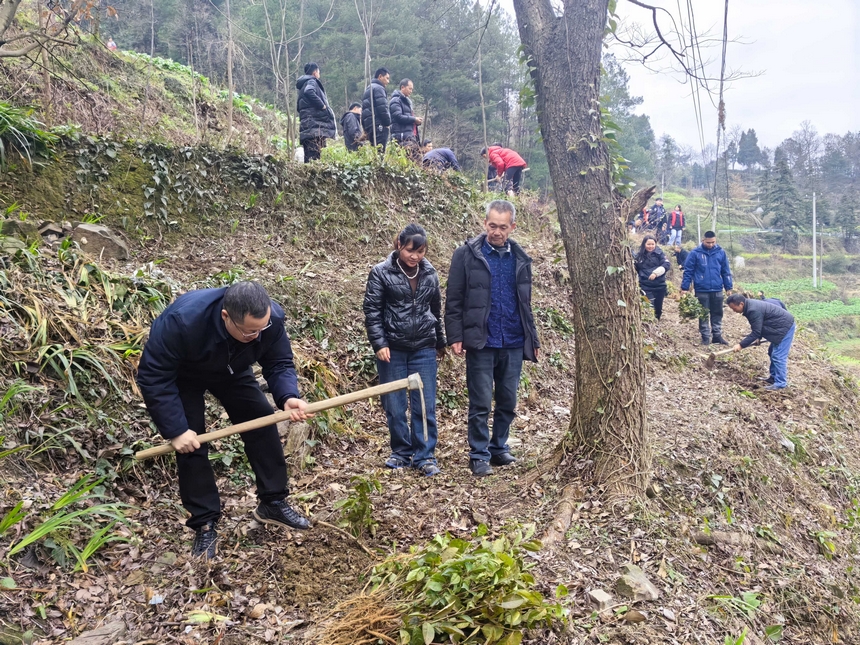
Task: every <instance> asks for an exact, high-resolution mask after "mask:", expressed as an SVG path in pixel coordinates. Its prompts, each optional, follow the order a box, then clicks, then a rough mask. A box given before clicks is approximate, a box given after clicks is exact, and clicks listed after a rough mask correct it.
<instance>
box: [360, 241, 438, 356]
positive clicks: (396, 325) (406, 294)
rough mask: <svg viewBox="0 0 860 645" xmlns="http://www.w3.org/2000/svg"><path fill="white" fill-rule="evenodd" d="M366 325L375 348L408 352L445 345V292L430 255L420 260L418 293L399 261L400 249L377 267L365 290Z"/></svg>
mask: <svg viewBox="0 0 860 645" xmlns="http://www.w3.org/2000/svg"><path fill="white" fill-rule="evenodd" d="M414 271H415V269H410V270H409V275H412V274H413V272H414ZM364 326H365V327H366V328H367V338H368V340H370V345H371V346H372V347H373V351H374V352H378V351H379V350H380V349H382V348H383V347H390V348H392V349H399V350H402V351H407V352H414V351H416V350H419V349H427V348H436V349H441V348H443V347H445V332H444V331H442V292H441V290H440V289H439V274H437V273H436V269H434V268H433V265H432V264H430V262H428V261H427V260H426V259H424V260H421V262H420V263H419V264H418V286H417V287H416V289H415V293H412V287H411V285H410V284H409V280H408V279H407V277H406V276H405V275H404V274H403V271H401V270H400V268H399V267H398V265H397V251H394V252H393V253H392V254H391V255H390V256H388V258H387V259H386V260H385V261H384V262H380V263H379V264H377V265H376V266H375V267H373V269H371V270H370V276H369V277H368V278H367V287H366V289H365V292H364Z"/></svg>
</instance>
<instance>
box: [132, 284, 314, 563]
mask: <svg viewBox="0 0 860 645" xmlns="http://www.w3.org/2000/svg"><path fill="white" fill-rule="evenodd" d="M254 363H259V364H260V366H261V367H262V368H263V376H264V377H265V379H266V382H267V383H268V384H269V391H270V392H271V393H272V396H273V398H274V399H275V403H276V404H277V406H278V408H280V409H283V410H288V411H289V410H291V411H292V417H291V418H292V420H293V421H299V420H301V419H306V418H307V417H308V415H307V414H305V409H306V407H307V404H306V403H305V402H304V401H302V400H301V398H300V397H299V391H298V384H297V382H296V370H295V365H294V363H293V352H292V348H291V347H290V340H289V338H287V333H286V331H285V330H284V311H283V309H281V308H280V307H279V306H278V305H277V304H275V303H274V302H272V300H271V299H270V298H269V295H268V294H267V293H266V290H265V289H264V288H263V287H262V286H261V285H259V284H257V283H255V282H238V283H236V284H234V285H232V286H230V287H227V288H226V289H201V290H199V291H191V292H189V293H186V294H183V295H181V296H179V298H177V299H176V300H175V301H174V302H173V303H172V304H171V305H170V306H169V307H167V309H165V310H164V311H163V312H162V313H161V315H160V316H158V318H156V319H155V321H153V323H152V329H151V330H150V333H149V340H148V341H147V343H146V346H145V347H144V349H143V355H142V356H141V359H140V366H139V368H138V373H137V383H138V385H139V386H140V391H141V393H142V394H143V400H144V402H145V403H146V408H147V410H148V411H149V414H150V416H152V420H153V422H154V423H155V425H156V427H157V428H158V431H159V432H160V433H161V436H163V437H164V438H165V439H167V440H168V441H170V443H171V444H173V447H174V448H175V449H176V452H177V455H176V468H177V471H178V474H179V495H180V497H181V499H182V505H183V506H184V507H185V510H187V511H188V513H189V514H190V516H191V517H189V518H188V520H187V522H186V525H187V526H188V527H189V528H191V529H194V532H195V538H194V546H193V547H192V553H193V555H195V556H200V555H204V556H205V557H207V558H211V557H213V556H214V555H215V542H216V539H217V537H218V533H217V523H218V520H219V518H220V516H221V501H220V498H219V495H218V487H217V485H216V483H215V475H214V473H213V471H212V465H211V464H210V462H209V450H208V446H209V444H208V443H204V444H201V443H200V442H199V441H198V440H197V435H198V434H201V433H204V432H206V402H205V399H204V395H205V393H206V391H207V390H208V391H209V392H210V393H211V394H212V395H213V396H214V397H215V398H216V399H218V400H219V401H220V402H221V403H222V404H223V405H224V409H225V410H226V411H227V414H228V415H229V417H230V421H231V422H232V423H233V424H237V423H242V422H244V421H250V420H252V419H257V418H259V417H263V416H267V415H270V414H272V406H271V404H270V403H269V402H268V399H266V396H265V395H264V394H263V392H262V390H261V389H260V387H259V385H258V384H257V380H256V379H255V378H254V373H253V371H252V369H251V365H253V364H254ZM240 436H241V437H242V440H243V441H244V443H245V454H246V455H247V456H248V463H249V464H250V465H251V468H252V469H253V470H254V474H255V475H256V482H257V496H258V497H259V499H260V505H259V506H258V507H257V509H256V510H255V511H254V517H256V518H257V519H258V520H259V521H260V522H265V523H268V524H275V525H281V526H289V527H291V528H295V529H307V528H310V523H309V522H308V520H307V519H306V518H304V517H302V516H301V515H300V514H299V513H297V512H296V511H295V510H294V509H293V508H291V507H290V505H289V504H287V502H286V497H287V466H286V462H285V460H284V450H283V447H282V445H281V440H280V437H279V436H278V429H277V427H276V426H275V425H268V426H265V427H263V428H259V429H257V430H251V431H249V432H245V433H243V434H242V435H240Z"/></svg>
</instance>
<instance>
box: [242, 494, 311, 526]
mask: <svg viewBox="0 0 860 645" xmlns="http://www.w3.org/2000/svg"><path fill="white" fill-rule="evenodd" d="M254 517H255V518H257V520H258V521H260V522H263V523H264V524H275V525H277V526H289V527H290V528H291V529H299V530H301V531H306V530H307V529H309V528H311V523H310V521H309V520H308V519H307V518H306V517H304V516H303V515H301V514H300V513H299V512H298V511H296V510H295V509H293V507H292V506H290V505H289V504H287V502H285V501H284V500H279V501H277V502H269V503H268V504H265V503H264V504H260V505H259V506H258V507H257V509H256V510H255V511H254Z"/></svg>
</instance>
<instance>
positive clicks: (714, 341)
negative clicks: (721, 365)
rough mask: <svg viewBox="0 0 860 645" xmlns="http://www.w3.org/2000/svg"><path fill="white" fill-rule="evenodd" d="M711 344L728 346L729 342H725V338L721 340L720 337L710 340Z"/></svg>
mask: <svg viewBox="0 0 860 645" xmlns="http://www.w3.org/2000/svg"><path fill="white" fill-rule="evenodd" d="M711 344H712V345H728V344H729V341H727V340H726V339H725V338H723V337H722V336H714V337H713V338H712V339H711Z"/></svg>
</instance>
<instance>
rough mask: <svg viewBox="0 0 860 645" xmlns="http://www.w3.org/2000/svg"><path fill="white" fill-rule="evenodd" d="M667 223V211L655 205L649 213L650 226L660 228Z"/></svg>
mask: <svg viewBox="0 0 860 645" xmlns="http://www.w3.org/2000/svg"><path fill="white" fill-rule="evenodd" d="M665 223H666V209H665V208H663V207H662V206H660V205H659V204H654V205H653V206H652V207H651V210H650V211H648V226H650V227H651V228H660V227H661V226H663V224H665Z"/></svg>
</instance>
